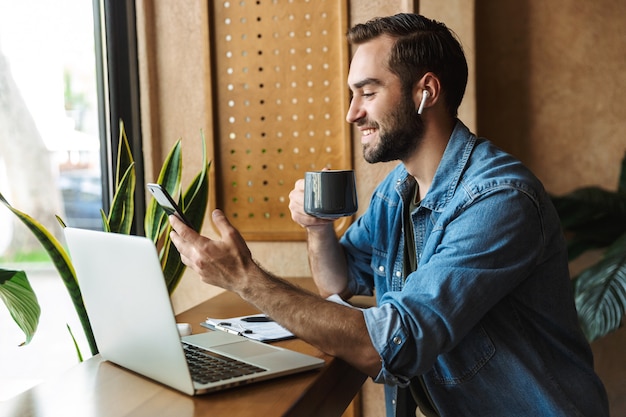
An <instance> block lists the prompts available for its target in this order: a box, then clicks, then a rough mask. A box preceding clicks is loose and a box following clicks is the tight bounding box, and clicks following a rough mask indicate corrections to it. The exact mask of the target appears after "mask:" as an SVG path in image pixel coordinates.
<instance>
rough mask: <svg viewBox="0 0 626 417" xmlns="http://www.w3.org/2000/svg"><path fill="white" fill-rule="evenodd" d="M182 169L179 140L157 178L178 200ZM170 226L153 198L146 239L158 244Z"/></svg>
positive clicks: (147, 214) (163, 212)
mask: <svg viewBox="0 0 626 417" xmlns="http://www.w3.org/2000/svg"><path fill="white" fill-rule="evenodd" d="M182 167H183V155H182V146H181V141H180V140H178V141H177V142H176V143H175V144H174V146H173V147H172V149H170V152H169V153H168V155H167V157H166V158H165V162H164V163H163V166H162V167H161V171H160V173H159V176H158V178H157V183H159V184H161V185H162V186H163V187H164V188H165V189H166V190H167V192H168V193H169V194H170V195H171V196H174V198H176V195H178V193H179V190H180V183H181V178H182ZM168 226H169V223H168V221H167V214H166V213H165V211H164V210H163V209H162V208H161V206H160V205H158V204H157V202H156V200H155V199H154V198H152V199H151V200H150V201H149V202H148V207H147V208H146V217H145V219H144V230H145V232H146V237H148V238H150V239H151V240H152V241H153V242H155V244H156V243H157V242H158V241H159V239H161V238H162V236H163V234H164V233H165V232H166V230H167V228H168Z"/></svg>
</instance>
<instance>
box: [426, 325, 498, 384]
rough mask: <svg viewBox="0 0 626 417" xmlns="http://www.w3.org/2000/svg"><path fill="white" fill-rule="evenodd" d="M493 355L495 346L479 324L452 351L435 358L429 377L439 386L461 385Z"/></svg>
mask: <svg viewBox="0 0 626 417" xmlns="http://www.w3.org/2000/svg"><path fill="white" fill-rule="evenodd" d="M495 353H496V347H495V345H494V344H493V342H492V341H491V338H490V337H489V335H488V334H487V331H486V330H485V329H484V328H483V326H482V325H480V324H479V325H478V326H476V327H475V328H474V329H472V331H470V333H469V334H468V335H467V336H465V338H464V339H463V340H461V342H460V343H459V344H458V345H457V346H456V347H455V348H454V349H452V350H451V351H450V352H448V353H443V354H441V355H439V356H438V357H437V360H436V361H435V365H434V367H433V371H432V373H431V376H432V378H433V380H434V382H435V383H436V384H439V385H455V384H462V383H463V382H466V381H468V380H469V379H471V378H472V377H473V376H474V375H476V374H477V373H478V371H480V369H481V368H482V367H483V366H484V365H485V364H486V363H487V362H489V360H490V359H491V358H492V357H493V356H494V355H495Z"/></svg>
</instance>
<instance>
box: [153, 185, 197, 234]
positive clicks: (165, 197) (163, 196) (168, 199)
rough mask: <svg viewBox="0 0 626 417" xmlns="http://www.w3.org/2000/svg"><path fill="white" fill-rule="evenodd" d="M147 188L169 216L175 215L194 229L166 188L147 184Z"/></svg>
mask: <svg viewBox="0 0 626 417" xmlns="http://www.w3.org/2000/svg"><path fill="white" fill-rule="evenodd" d="M146 187H147V188H148V190H149V191H150V192H151V193H152V195H153V196H154V198H155V200H156V201H157V203H159V205H160V206H161V208H163V210H165V213H167V214H168V215H171V214H174V215H176V216H178V218H179V219H181V220H182V221H183V222H184V223H185V224H186V225H187V226H189V227H191V228H193V226H192V225H191V222H189V220H187V218H185V215H184V214H183V212H182V210H181V209H180V208H179V207H178V205H177V204H176V202H175V201H174V199H173V198H172V196H171V195H170V194H169V193H168V192H167V190H166V189H165V188H163V186H162V185H161V184H153V183H149V184H146Z"/></svg>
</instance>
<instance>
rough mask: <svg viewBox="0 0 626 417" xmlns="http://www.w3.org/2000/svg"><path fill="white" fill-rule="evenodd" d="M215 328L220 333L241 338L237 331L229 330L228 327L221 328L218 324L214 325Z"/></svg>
mask: <svg viewBox="0 0 626 417" xmlns="http://www.w3.org/2000/svg"><path fill="white" fill-rule="evenodd" d="M215 328H216V329H217V330H221V331H223V332H226V333H230V334H236V335H237V336H241V332H238V331H237V330H233V329H229V328H228V327H225V326H221V325H219V324H216V325H215Z"/></svg>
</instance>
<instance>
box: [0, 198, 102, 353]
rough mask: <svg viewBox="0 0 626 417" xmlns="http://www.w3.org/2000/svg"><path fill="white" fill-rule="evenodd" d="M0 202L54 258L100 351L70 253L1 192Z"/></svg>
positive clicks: (94, 349)
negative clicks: (10, 202)
mask: <svg viewBox="0 0 626 417" xmlns="http://www.w3.org/2000/svg"><path fill="white" fill-rule="evenodd" d="M0 202H2V203H3V204H4V205H5V206H6V207H7V208H8V209H9V210H11V211H12V212H13V214H15V215H16V216H17V217H18V218H19V219H20V220H21V221H22V223H24V224H25V225H26V227H28V228H29V229H30V231H31V232H32V233H33V235H34V236H35V237H36V238H37V240H38V241H39V243H41V245H42V246H43V247H44V249H45V250H46V252H47V253H48V256H50V259H51V260H52V263H53V264H54V266H55V268H56V269H57V271H58V272H59V275H60V276H61V280H62V281H63V284H65V288H66V289H67V292H68V294H69V296H70V299H71V300H72V303H73V304H74V309H75V310H76V313H77V315H78V318H79V320H80V322H81V325H82V327H83V331H84V332H85V337H86V338H87V341H88V343H89V347H90V349H91V353H92V354H94V355H95V354H97V353H98V348H97V346H96V341H95V339H94V337H93V331H92V330H91V323H90V322H89V318H88V317H87V311H86V310H85V305H84V303H83V298H82V295H81V292H80V288H79V287H78V282H77V281H76V272H75V271H74V267H73V266H72V262H71V261H70V258H69V255H68V254H67V252H66V251H65V249H64V248H63V246H62V245H61V243H60V242H59V241H58V240H57V238H55V237H54V236H53V235H52V234H51V233H50V232H49V231H48V230H47V229H46V228H45V227H44V226H43V225H42V224H41V223H39V222H38V221H36V220H35V219H33V218H32V217H30V216H29V215H27V214H25V213H22V212H21V211H19V210H17V209H16V208H14V207H13V206H11V205H10V204H9V203H8V201H7V200H6V199H5V198H4V196H3V195H2V194H0ZM57 218H58V217H57Z"/></svg>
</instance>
